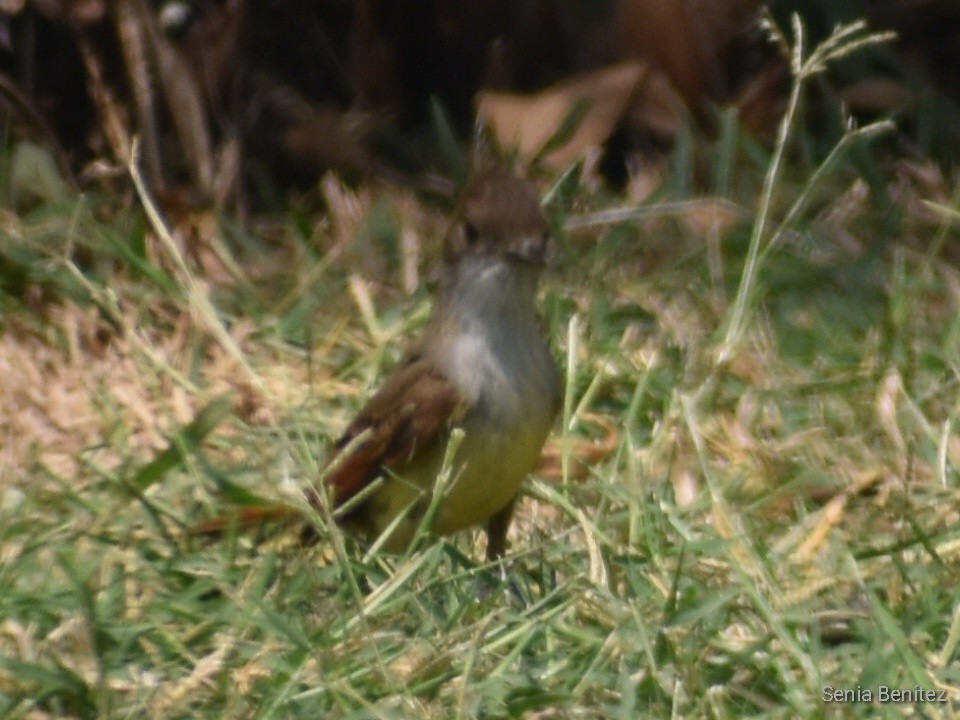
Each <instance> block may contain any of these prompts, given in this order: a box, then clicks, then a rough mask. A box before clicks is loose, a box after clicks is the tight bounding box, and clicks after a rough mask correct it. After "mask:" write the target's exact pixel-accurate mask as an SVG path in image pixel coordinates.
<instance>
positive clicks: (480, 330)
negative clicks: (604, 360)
mask: <svg viewBox="0 0 960 720" xmlns="http://www.w3.org/2000/svg"><path fill="white" fill-rule="evenodd" d="M550 246H551V238H550V230H549V226H548V224H547V221H546V218H545V217H544V214H543V212H542V210H541V208H540V202H539V196H538V194H537V191H536V189H535V188H534V186H533V185H532V184H530V183H529V182H526V181H525V180H522V179H520V178H519V177H517V176H516V175H514V174H512V173H510V172H508V171H507V170H504V169H502V168H493V169H486V170H482V171H480V172H478V173H477V174H476V175H475V177H474V178H473V179H472V180H471V182H470V183H469V184H468V186H467V188H466V191H465V192H464V195H463V198H462V200H461V202H460V204H459V207H458V209H457V211H456V214H455V216H454V221H453V223H452V225H451V227H450V229H449V231H448V233H447V236H446V238H445V241H444V249H443V268H442V273H441V280H440V287H439V294H438V296H437V298H436V299H435V301H434V304H433V309H432V313H431V316H430V319H429V321H428V323H427V326H426V329H425V331H424V333H423V336H422V337H421V339H420V341H419V342H418V343H417V344H416V345H415V346H414V348H413V349H412V351H411V352H410V353H409V354H408V355H407V356H406V358H405V360H404V361H403V362H402V364H401V365H400V366H399V367H398V368H397V369H396V370H394V371H393V373H392V374H391V375H390V376H389V377H388V378H387V379H386V381H385V382H384V384H383V386H382V387H381V388H380V390H379V391H377V392H376V393H374V395H373V396H372V397H371V398H370V400H369V401H368V402H367V404H366V406H364V408H363V409H362V410H361V411H360V413H359V415H358V416H357V417H356V419H355V420H354V421H353V422H352V423H351V424H350V426H349V427H348V428H347V430H346V432H345V433H344V434H343V437H341V438H340V440H339V441H338V442H337V444H336V452H335V454H334V455H333V457H332V458H331V461H330V464H329V466H328V467H329V468H330V470H329V472H328V473H327V474H326V478H325V482H326V484H327V485H329V486H330V488H331V493H330V494H331V497H332V498H333V501H334V503H335V504H336V505H337V506H339V505H342V504H343V503H346V502H347V501H349V500H351V498H354V496H356V495H357V494H358V493H359V492H360V491H361V490H363V489H364V488H367V487H368V486H370V484H371V483H373V482H374V481H375V480H378V479H379V483H378V484H377V485H376V486H375V487H374V488H373V489H372V491H371V492H370V493H369V495H367V496H365V497H364V498H363V500H362V502H360V503H359V504H358V505H357V507H355V508H351V509H350V511H349V512H348V513H347V514H346V516H345V517H343V518H342V523H343V525H344V526H345V527H346V528H348V529H350V530H353V531H355V532H357V533H359V534H360V535H362V536H363V537H365V538H367V539H370V540H373V539H375V538H377V537H379V536H380V535H381V534H382V533H384V532H385V531H387V529H388V528H389V527H390V526H391V525H393V524H394V522H395V521H396V520H397V518H398V517H401V516H402V519H401V520H400V521H399V522H397V524H396V525H395V526H394V527H393V529H392V530H391V531H390V535H389V537H388V538H386V542H385V544H384V547H385V548H386V549H387V550H391V551H398V550H402V549H403V548H404V547H406V546H407V544H408V543H409V542H410V540H411V539H412V538H413V535H414V533H415V532H416V530H417V528H418V527H419V525H420V523H421V521H422V519H423V516H424V513H425V512H426V511H427V508H428V507H429V506H430V504H431V500H432V492H433V488H434V485H435V482H436V479H437V475H438V473H439V472H440V470H441V465H442V461H443V457H444V453H445V450H446V447H447V442H448V440H449V438H450V433H451V431H452V429H453V428H462V430H463V438H462V441H461V443H460V445H459V447H458V448H457V452H456V454H455V456H454V459H453V465H452V467H451V475H450V481H449V483H448V484H447V486H446V488H445V493H444V495H443V497H442V498H441V499H439V501H438V502H439V504H438V506H437V508H436V515H435V516H434V518H433V523H432V526H431V529H432V531H433V532H435V533H437V534H440V535H445V534H448V533H452V532H456V531H457V530H462V529H464V528H468V527H470V526H473V525H478V524H481V523H484V524H485V527H486V534H487V557H488V558H491V559H493V558H498V557H501V556H502V555H503V554H504V552H505V550H506V535H507V529H508V527H509V525H510V520H511V516H512V513H513V508H514V504H515V501H516V498H517V495H518V493H519V491H520V486H521V484H522V483H523V480H524V478H526V476H527V475H528V474H529V473H530V471H531V470H532V469H533V468H534V467H535V466H536V464H537V462H538V460H539V458H540V454H541V451H542V449H543V443H544V441H545V440H546V437H547V433H548V432H549V430H550V427H551V425H552V424H553V421H554V418H555V417H556V414H557V411H558V410H559V407H560V402H561V384H560V376H559V373H558V371H557V366H556V363H555V362H554V359H553V357H552V355H551V352H550V348H549V346H548V344H547V342H546V340H545V339H544V337H543V334H542V331H541V326H540V321H539V319H538V317H537V312H536V304H535V297H536V292H537V287H538V284H539V280H540V276H541V274H542V271H543V268H544V265H545V264H546V260H547V256H548V254H549V251H550ZM364 433H365V434H366V435H365V439H362V440H360V441H359V442H352V441H355V439H356V438H358V437H359V436H361V434H364ZM346 451H349V455H347V456H344V457H341V456H340V455H341V454H342V453H343V452H346ZM278 514H289V511H287V512H283V511H280V512H276V511H266V512H264V511H260V512H258V511H256V510H253V511H251V512H248V513H246V514H243V513H242V514H241V518H240V523H241V524H246V523H248V522H250V521H251V519H252V518H253V517H254V516H259V517H263V516H266V515H272V516H275V515H278ZM224 525H225V523H223V522H220V523H218V522H217V521H214V522H213V523H207V524H206V525H204V526H202V527H201V528H200V531H201V532H205V531H206V532H210V531H211V530H212V531H214V532H215V531H217V530H220V529H222V528H223V526H224Z"/></svg>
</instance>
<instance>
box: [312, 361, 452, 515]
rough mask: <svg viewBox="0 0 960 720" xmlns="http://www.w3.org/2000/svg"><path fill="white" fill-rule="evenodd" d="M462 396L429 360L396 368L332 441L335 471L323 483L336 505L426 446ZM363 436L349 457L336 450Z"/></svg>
mask: <svg viewBox="0 0 960 720" xmlns="http://www.w3.org/2000/svg"><path fill="white" fill-rule="evenodd" d="M463 407H464V402H463V398H462V397H461V396H460V394H459V393H458V392H457V391H456V388H454V386H453V384H452V383H451V382H450V381H449V380H448V379H447V378H446V376H444V375H443V374H442V373H441V372H439V371H438V370H437V369H436V367H435V366H434V365H433V363H430V362H428V361H426V360H423V359H414V360H413V361H411V362H409V363H408V364H407V365H404V366H403V367H401V368H399V369H398V370H396V371H395V372H394V373H393V374H392V375H391V376H390V377H389V378H387V381H386V383H385V384H384V385H383V387H382V388H380V390H379V391H377V392H376V393H375V394H374V395H373V397H371V398H370V400H369V401H368V402H367V404H366V406H364V408H363V409H362V410H361V411H360V414H359V415H358V416H357V418H356V420H354V421H353V422H352V423H351V424H350V427H348V428H347V430H346V432H345V433H344V434H343V436H342V437H341V438H340V439H339V440H338V441H337V444H336V449H337V451H338V453H337V454H336V455H334V456H333V457H332V458H331V461H330V464H332V465H335V466H336V469H335V470H333V471H332V472H331V474H330V475H328V476H327V479H326V482H327V483H328V484H329V485H331V486H333V488H334V493H333V496H334V501H335V502H336V504H338V505H339V504H341V503H343V502H346V501H347V500H349V499H350V498H351V497H353V496H354V495H356V494H357V493H358V492H359V491H360V490H362V489H363V488H364V487H366V486H367V485H368V484H369V483H371V482H373V480H374V479H376V478H377V476H379V475H380V474H381V473H383V471H384V470H394V471H397V470H400V469H401V468H402V467H403V465H404V464H406V463H407V462H409V461H410V460H411V458H413V457H414V456H415V455H416V454H417V453H418V452H419V451H421V450H422V449H424V448H426V447H429V446H430V445H431V443H432V442H433V441H435V440H436V439H437V437H438V435H439V434H440V433H441V432H442V431H444V430H445V429H447V428H449V427H450V425H451V424H452V423H453V422H455V421H456V420H457V419H458V417H459V416H460V415H461V413H462V409H463ZM367 430H369V436H368V438H367V439H366V440H364V441H363V442H361V444H360V445H359V446H358V447H356V448H354V449H353V450H352V451H351V452H350V455H349V457H345V458H340V457H339V451H341V450H343V449H344V448H345V447H346V446H347V445H349V444H350V442H351V441H352V440H353V439H354V438H356V437H357V436H358V435H360V434H361V433H363V432H364V431H367Z"/></svg>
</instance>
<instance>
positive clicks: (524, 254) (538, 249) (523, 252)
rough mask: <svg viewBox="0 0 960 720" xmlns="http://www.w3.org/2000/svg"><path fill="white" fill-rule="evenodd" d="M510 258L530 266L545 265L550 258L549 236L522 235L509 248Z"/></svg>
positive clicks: (544, 234) (546, 234)
mask: <svg viewBox="0 0 960 720" xmlns="http://www.w3.org/2000/svg"><path fill="white" fill-rule="evenodd" d="M507 254H508V255H509V256H510V257H511V258H514V259H515V260H519V261H521V262H525V263H530V264H532V265H546V264H547V260H548V259H549V257H550V235H549V234H548V233H543V234H542V235H522V236H520V237H518V238H517V239H516V240H514V241H513V243H512V244H511V246H510V250H509V252H508V253H507Z"/></svg>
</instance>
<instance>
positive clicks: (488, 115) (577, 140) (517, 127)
mask: <svg viewBox="0 0 960 720" xmlns="http://www.w3.org/2000/svg"><path fill="white" fill-rule="evenodd" d="M646 75H647V66H646V65H645V64H644V63H639V62H627V63H621V64H619V65H614V66H612V67H608V68H604V69H603V70H598V71H597V72H593V73H590V74H588V75H581V76H579V77H576V78H573V79H572V80H568V81H566V82H563V83H560V84H558V85H554V86H552V87H550V88H547V89H546V90H542V91H540V92H538V93H535V94H533V95H516V94H512V93H498V92H480V93H478V95H477V112H478V115H479V116H480V117H481V118H483V119H484V120H485V121H486V123H487V124H488V125H489V127H490V128H491V129H492V131H493V133H494V135H495V136H496V138H497V140H498V141H499V143H500V144H501V145H502V146H504V147H508V148H516V149H517V150H519V152H520V154H521V155H523V156H524V157H525V158H527V159H528V160H531V159H534V158H536V157H538V156H539V155H541V153H544V152H545V151H546V154H545V155H544V156H543V158H542V159H543V162H544V164H545V165H547V166H548V167H552V168H563V167H566V166H567V165H569V164H570V163H571V162H573V161H574V160H576V159H577V158H580V157H582V156H583V155H585V154H586V153H587V152H588V151H589V150H590V149H592V148H596V147H599V146H600V145H602V144H603V143H604V142H605V141H606V140H607V138H609V137H610V135H611V134H612V133H613V131H614V130H615V129H616V128H617V127H618V125H619V124H620V121H621V119H622V118H623V116H624V113H625V112H626V110H627V108H628V107H630V104H631V102H632V101H633V98H634V97H635V95H636V93H637V91H638V89H639V88H640V86H641V83H642V82H643V80H644V78H645V77H646ZM578 112H582V113H583V114H582V117H580V118H579V123H578V124H577V125H576V128H575V129H574V130H573V131H572V133H570V137H569V138H568V139H567V140H566V142H563V143H562V144H560V146H559V147H557V148H555V149H551V150H548V145H549V143H550V142H551V141H554V142H556V139H555V138H559V136H560V135H561V133H562V131H563V130H564V128H565V125H566V124H567V123H569V122H570V121H571V119H572V118H573V117H574V116H575V114H576V113H578Z"/></svg>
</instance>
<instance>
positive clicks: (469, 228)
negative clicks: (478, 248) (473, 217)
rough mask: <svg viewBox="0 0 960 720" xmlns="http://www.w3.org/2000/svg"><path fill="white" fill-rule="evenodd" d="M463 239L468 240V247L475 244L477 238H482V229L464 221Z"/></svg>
mask: <svg viewBox="0 0 960 720" xmlns="http://www.w3.org/2000/svg"><path fill="white" fill-rule="evenodd" d="M463 239H464V240H466V243H467V247H470V246H471V245H474V244H475V243H476V242H477V240H479V239H480V231H479V230H477V228H476V227H475V226H474V225H473V223H468V222H467V223H464V224H463Z"/></svg>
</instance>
